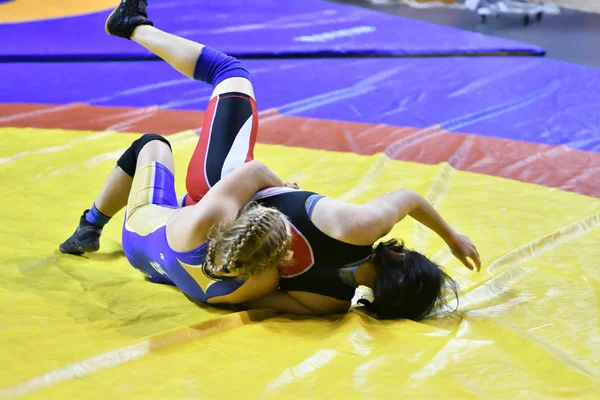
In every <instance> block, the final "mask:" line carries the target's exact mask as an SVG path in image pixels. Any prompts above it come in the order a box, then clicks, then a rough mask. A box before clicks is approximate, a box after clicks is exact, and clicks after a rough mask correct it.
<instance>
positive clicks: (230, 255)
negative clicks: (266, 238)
mask: <svg viewBox="0 0 600 400" xmlns="http://www.w3.org/2000/svg"><path fill="white" fill-rule="evenodd" d="M266 210H267V209H265V210H264V211H263V210H260V211H261V212H257V213H256V214H255V215H252V217H250V218H248V221H247V222H246V223H245V225H246V229H245V232H244V233H243V234H242V235H240V236H239V237H238V238H237V240H236V241H234V243H233V244H232V246H231V247H230V248H229V250H228V251H227V253H226V256H225V264H228V265H231V264H232V263H234V262H236V261H238V260H239V257H240V253H241V252H242V251H243V250H244V247H245V246H246V244H247V243H248V242H249V240H250V239H252V238H254V237H255V235H257V234H259V235H261V236H262V235H263V234H264V233H265V232H264V231H265V230H264V229H261V228H264V226H265V222H264V221H263V220H262V219H263V217H264V215H265V214H266V213H265V211H266ZM248 227H249V228H248ZM259 229H260V231H259Z"/></svg>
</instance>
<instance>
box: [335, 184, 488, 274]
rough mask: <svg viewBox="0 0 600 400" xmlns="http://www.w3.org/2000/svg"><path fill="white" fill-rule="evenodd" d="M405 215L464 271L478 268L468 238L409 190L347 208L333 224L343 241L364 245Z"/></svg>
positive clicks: (386, 231) (475, 255)
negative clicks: (341, 230)
mask: <svg viewBox="0 0 600 400" xmlns="http://www.w3.org/2000/svg"><path fill="white" fill-rule="evenodd" d="M407 215H409V216H411V217H412V218H414V219H415V220H417V221H419V222H420V223H422V224H423V225H425V226H426V227H428V228H429V229H431V230H432V231H434V232H435V233H437V234H438V236H439V237H441V238H442V239H443V240H444V242H446V244H448V246H449V247H450V249H451V250H452V253H453V254H454V255H455V256H456V257H457V258H458V259H459V260H460V261H461V262H462V263H463V264H464V265H465V266H466V267H467V268H469V269H471V270H473V269H475V267H477V270H479V269H480V268H481V263H480V260H479V254H478V253H477V249H476V248H475V246H474V245H473V243H472V242H471V241H470V240H469V238H468V237H466V236H465V235H461V234H459V233H457V232H456V231H455V230H454V229H453V228H452V227H451V226H450V225H449V224H448V223H447V222H446V221H445V220H444V219H443V218H442V216H441V215H440V214H439V213H438V212H437V211H436V209H435V208H434V207H433V206H432V205H431V204H430V203H429V202H428V201H427V200H426V199H425V198H423V197H422V196H421V195H419V194H418V193H416V192H414V191H412V190H409V189H400V190H396V191H395V192H391V193H386V194H384V195H382V196H379V197H376V198H375V199H373V200H371V201H369V202H368V203H366V204H363V205H360V206H355V205H349V206H348V207H345V208H344V209H343V212H342V213H337V217H336V219H337V221H336V223H338V224H339V225H340V226H343V227H344V233H343V236H344V239H343V240H345V241H348V242H350V243H355V244H367V243H374V242H376V241H377V240H379V239H380V238H382V237H383V236H385V235H387V234H388V233H389V232H390V231H391V230H392V228H393V227H394V225H396V224H397V223H398V222H400V221H401V220H403V219H404V217H406V216H407ZM359 242H361V243H359ZM362 242H364V243H362ZM469 259H470V260H469ZM473 264H474V265H473Z"/></svg>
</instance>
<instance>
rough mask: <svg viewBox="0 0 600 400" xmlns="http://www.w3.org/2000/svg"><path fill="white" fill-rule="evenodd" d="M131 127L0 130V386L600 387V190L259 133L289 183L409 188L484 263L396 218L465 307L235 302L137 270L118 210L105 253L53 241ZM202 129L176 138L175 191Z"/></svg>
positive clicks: (475, 394)
mask: <svg viewBox="0 0 600 400" xmlns="http://www.w3.org/2000/svg"><path fill="white" fill-rule="evenodd" d="M133 139H135V135H131V134H120V133H112V132H101V133H99V132H77V131H61V130H39V129H15V128H2V129H0V143H1V146H0V176H2V183H3V187H4V191H3V194H2V196H1V197H0V210H1V215H0V217H1V218H0V243H1V247H0V256H1V257H2V259H3V262H2V264H1V266H0V348H1V351H0V365H1V366H2V373H1V374H0V398H2V399H4V398H7V399H8V398H17V397H22V398H32V399H33V398H39V399H53V398H56V399H69V398H72V399H83V398H85V399H101V400H105V399H107V398H117V399H120V398H126V399H148V398H160V399H268V398H285V399H308V398H311V399H320V398H323V399H343V398H344V399H351V398H366V399H387V398H389V399H392V398H394V399H396V398H404V399H433V398H440V399H454V398H460V399H469V398H490V399H552V398H572V399H598V398H600V319H599V317H600V284H599V282H600V267H599V261H598V260H599V259H600V229H598V226H599V225H600V200H598V199H596V198H591V197H586V196H582V195H578V194H574V193H568V192H562V191H559V190H554V189H548V188H545V187H542V186H536V185H532V184H524V183H520V182H516V181H511V180H506V179H501V178H495V177H489V176H484V175H477V174H473V173H467V172H460V171H456V170H454V169H452V168H451V167H449V166H448V165H446V164H441V165H436V166H426V165H420V164H415V163H408V162H399V161H390V160H387V159H386V158H385V157H383V156H381V155H375V156H358V155H354V154H347V153H333V152H326V151H316V150H304V149H292V148H286V147H281V146H266V145H259V146H257V150H256V157H257V158H258V159H260V160H262V161H263V162H265V163H266V164H268V165H269V166H271V167H272V168H273V169H274V170H275V171H276V172H278V173H279V174H280V176H281V177H282V178H284V179H286V180H294V181H298V182H299V183H300V185H301V187H302V188H305V189H307V190H314V191H317V192H320V193H322V194H324V195H328V196H335V197H338V198H343V199H346V200H348V201H354V202H361V201H364V200H366V199H368V198H370V197H372V196H374V195H376V194H380V193H383V192H385V191H389V190H392V189H395V188H400V187H409V188H412V189H414V190H416V191H418V192H419V193H421V194H423V195H425V196H426V197H427V198H428V199H429V200H430V201H431V202H432V203H434V204H435V205H436V206H437V207H438V209H439V210H440V211H441V213H442V214H443V215H444V216H445V217H446V219H447V220H448V221H449V222H450V223H451V224H452V225H454V226H455V227H456V229H457V230H459V231H461V232H463V233H466V234H468V235H469V236H470V237H471V238H472V239H473V241H474V242H475V243H476V244H477V246H478V248H479V252H480V254H481V256H482V261H483V269H482V272H481V273H479V274H475V273H472V272H470V271H468V270H466V269H465V268H464V267H461V266H460V265H459V263H458V262H457V261H455V260H454V259H453V258H452V256H451V255H450V253H449V251H448V250H447V249H446V248H445V247H444V246H443V243H442V242H441V241H440V240H439V239H437V238H436V237H435V236H434V235H433V234H431V233H429V232H428V231H427V230H425V229H424V228H423V227H421V226H420V225H418V224H416V223H413V222H412V221H409V220H406V221H403V222H402V223H401V224H399V225H398V226H397V228H396V229H395V230H394V232H393V235H394V236H397V237H401V238H403V239H404V240H405V241H406V242H407V244H408V246H409V247H413V248H417V249H422V250H424V251H425V253H426V254H427V255H429V256H432V257H434V259H435V260H436V261H438V262H440V263H442V264H443V265H445V266H446V268H447V270H448V271H449V272H450V273H451V275H452V276H454V277H455V278H456V280H457V281H458V282H459V284H460V287H461V291H460V310H459V312H458V313H455V314H454V315H452V316H450V317H444V318H440V319H431V320H427V321H424V322H422V323H415V322H411V321H392V322H379V321H375V320H372V319H370V318H368V317H366V316H365V315H363V314H362V313H360V312H358V311H355V312H351V313H349V314H347V315H344V316H339V317H329V318H300V317H287V316H277V315H274V314H272V313H269V312H261V311H257V312H250V313H247V312H241V313H230V312H227V311H223V310H218V309H214V308H211V307H208V306H207V307H199V306H197V305H194V304H192V303H191V302H189V301H188V300H187V299H186V298H185V297H184V296H183V295H181V294H180V293H179V292H178V291H177V289H175V288H172V287H168V286H163V285H155V284H152V283H149V282H147V281H145V280H144V277H143V276H142V275H141V274H140V273H138V272H136V271H135V270H134V269H133V268H131V267H130V266H129V265H128V263H127V261H126V259H125V258H124V256H123V253H122V251H121V246H120V232H121V221H122V215H118V216H116V217H115V218H114V219H113V221H112V222H111V223H110V224H109V225H107V227H106V228H105V233H104V235H103V238H102V249H101V251H100V252H99V253H96V254H92V255H90V256H89V257H74V256H66V255H61V254H60V253H59V252H58V250H57V247H58V244H59V243H60V242H62V241H63V240H64V239H65V238H66V237H68V236H69V235H70V234H71V233H72V231H73V230H74V229H75V227H76V224H77V222H78V218H79V215H80V214H81V211H82V210H83V209H84V208H88V207H89V206H90V205H91V202H92V201H93V199H94V197H95V195H96V194H97V192H98V190H99V189H100V186H101V184H102V182H103V180H104V179H105V177H106V175H107V174H108V172H109V171H110V169H111V168H112V167H113V165H114V163H115V160H116V159H117V158H118V156H119V155H120V153H121V152H122V151H123V150H124V149H125V148H126V147H127V146H128V145H129V144H130V143H131V141H132V140H133ZM196 140H197V139H196V136H195V135H194V134H193V133H191V132H184V133H181V134H177V135H174V136H172V137H171V141H172V143H173V149H174V153H175V158H176V168H178V171H177V174H176V176H177V179H178V182H177V186H178V192H180V193H183V184H184V174H185V170H186V165H187V161H188V160H189V157H190V155H191V153H192V150H193V148H194V146H195V143H196Z"/></svg>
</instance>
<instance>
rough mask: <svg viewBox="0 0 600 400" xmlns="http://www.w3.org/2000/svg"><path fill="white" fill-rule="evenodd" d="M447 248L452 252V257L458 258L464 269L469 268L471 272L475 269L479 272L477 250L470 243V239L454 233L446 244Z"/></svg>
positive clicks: (479, 262) (479, 264) (479, 263)
mask: <svg viewBox="0 0 600 400" xmlns="http://www.w3.org/2000/svg"><path fill="white" fill-rule="evenodd" d="M448 246H449V247H450V250H452V254H454V257H456V258H458V259H459V260H460V262H462V263H463V264H464V265H465V267H467V268H469V269H470V270H471V271H473V270H474V269H475V267H477V272H479V270H480V269H481V261H480V259H479V253H478V252H477V248H476V247H475V245H474V244H473V242H471V239H469V238H468V237H467V236H465V235H461V234H460V233H456V234H455V235H453V237H452V239H451V240H450V241H449V242H448ZM469 259H470V260H469ZM473 264H475V265H473Z"/></svg>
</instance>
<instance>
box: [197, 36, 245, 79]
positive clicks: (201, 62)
mask: <svg viewBox="0 0 600 400" xmlns="http://www.w3.org/2000/svg"><path fill="white" fill-rule="evenodd" d="M235 77H240V78H246V79H250V73H249V72H248V70H247V69H246V68H245V67H244V64H242V62H241V61H240V60H238V59H237V58H235V57H231V56H228V55H227V54H225V53H223V52H222V51H219V50H216V49H213V48H212V47H209V46H204V48H203V49H202V53H200V56H199V57H198V61H196V67H195V68H194V79H196V80H198V81H202V82H206V83H208V84H210V85H212V86H213V88H214V87H215V86H217V85H218V84H219V83H221V82H223V81H224V80H225V79H228V78H235Z"/></svg>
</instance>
